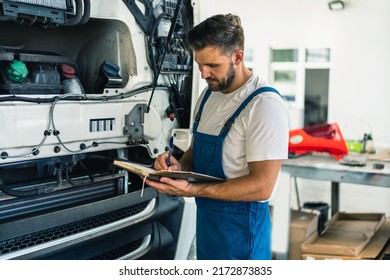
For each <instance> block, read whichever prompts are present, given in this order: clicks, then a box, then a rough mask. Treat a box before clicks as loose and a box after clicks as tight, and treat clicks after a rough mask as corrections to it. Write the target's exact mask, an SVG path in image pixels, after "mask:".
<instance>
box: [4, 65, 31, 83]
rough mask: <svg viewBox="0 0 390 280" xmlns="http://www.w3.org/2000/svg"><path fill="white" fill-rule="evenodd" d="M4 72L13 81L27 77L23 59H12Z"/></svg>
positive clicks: (19, 80)
mask: <svg viewBox="0 0 390 280" xmlns="http://www.w3.org/2000/svg"><path fill="white" fill-rule="evenodd" d="M6 73H7V76H8V77H9V78H10V79H11V80H13V81H15V82H22V81H23V80H24V79H25V78H26V77H27V75H28V70H27V67H26V64H25V63H24V62H23V61H20V60H14V61H12V62H11V63H10V64H9V67H8V69H7V70H6Z"/></svg>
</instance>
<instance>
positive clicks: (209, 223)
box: [192, 87, 279, 260]
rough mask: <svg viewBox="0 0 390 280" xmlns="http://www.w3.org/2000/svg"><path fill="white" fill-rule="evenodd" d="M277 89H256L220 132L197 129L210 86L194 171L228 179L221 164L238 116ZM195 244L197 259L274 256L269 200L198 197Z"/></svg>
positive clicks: (196, 140) (196, 139) (197, 137)
mask: <svg viewBox="0 0 390 280" xmlns="http://www.w3.org/2000/svg"><path fill="white" fill-rule="evenodd" d="M266 91H272V92H275V93H277V94H279V93H278V91H277V90H276V89H274V88H271V87H262V88H259V89H257V90H256V91H254V92H253V93H252V94H251V95H250V96H248V97H247V99H246V100H245V101H244V102H243V103H242V104H241V105H240V106H239V108H238V109H237V110H236V111H235V112H234V113H233V115H232V116H231V117H230V118H229V119H228V120H227V121H226V123H225V125H224V127H223V128H222V130H221V131H220V133H219V135H217V136H214V135H209V134H205V133H201V132H198V131H197V130H198V125H199V121H200V118H201V115H202V111H203V108H204V105H205V103H206V101H207V99H208V98H209V96H210V94H211V90H210V89H208V90H207V92H206V93H205V96H204V98H203V100H202V102H201V104H200V107H199V110H198V112H197V115H196V117H195V121H194V126H193V136H194V143H193V151H192V152H193V166H194V172H198V173H203V174H207V175H211V176H215V177H219V178H223V179H226V177H225V174H224V171H223V167H222V147H223V142H224V139H225V137H226V135H227V134H228V132H229V130H230V127H231V125H232V124H233V122H234V120H235V118H236V117H237V116H238V115H239V114H240V112H241V111H242V110H243V109H244V108H245V106H246V105H247V104H248V103H249V102H250V101H251V100H252V99H253V97H255V96H256V95H258V94H261V93H263V92H266ZM196 205H197V221H196V244H197V259H198V260H223V259H225V260H227V259H240V260H245V259H271V220H270V214H269V205H268V202H227V201H221V200H215V199H209V198H199V197H197V198H196Z"/></svg>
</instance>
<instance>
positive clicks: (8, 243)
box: [0, 201, 149, 256]
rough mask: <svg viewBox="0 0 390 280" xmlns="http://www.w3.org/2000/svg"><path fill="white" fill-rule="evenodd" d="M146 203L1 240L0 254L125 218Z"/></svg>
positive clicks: (140, 209) (146, 203) (142, 208)
mask: <svg viewBox="0 0 390 280" xmlns="http://www.w3.org/2000/svg"><path fill="white" fill-rule="evenodd" d="M148 203H149V201H145V202H142V203H139V204H136V205H132V206H129V207H126V208H122V209H118V210H115V211H112V212H109V213H105V214H102V215H98V216H95V217H91V218H88V219H85V220H81V221H77V222H73V223H69V224H65V225H62V226H59V227H55V228H51V229H48V230H43V231H39V232H35V233H32V234H28V235H24V236H20V237H17V238H13V239H8V240H4V241H1V242H0V256H1V255H5V254H8V253H11V252H15V251H18V250H22V249H25V248H30V247H33V246H35V245H39V244H43V243H46V242H49V241H53V240H57V239H60V238H63V237H66V236H70V235H73V234H76V233H79V232H83V231H86V230H90V229H94V228H97V227H100V226H103V225H107V224H110V223H113V222H116V221H119V220H122V219H125V218H126V217H129V216H133V215H135V214H137V213H140V212H142V211H143V210H144V209H145V208H146V207H147V205H148Z"/></svg>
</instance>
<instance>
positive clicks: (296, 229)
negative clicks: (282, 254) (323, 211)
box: [288, 210, 318, 260]
mask: <svg viewBox="0 0 390 280" xmlns="http://www.w3.org/2000/svg"><path fill="white" fill-rule="evenodd" d="M290 221H291V223H290V240H289V253H288V259H290V260H301V259H302V252H301V243H302V242H303V241H305V240H306V239H308V238H309V237H310V236H311V235H313V234H314V233H316V232H317V229H318V215H317V214H313V213H309V212H305V211H298V210H291V220H290Z"/></svg>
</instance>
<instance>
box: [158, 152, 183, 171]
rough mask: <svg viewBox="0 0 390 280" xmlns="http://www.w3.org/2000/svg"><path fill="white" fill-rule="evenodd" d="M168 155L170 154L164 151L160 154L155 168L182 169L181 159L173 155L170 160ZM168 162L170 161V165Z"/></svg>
mask: <svg viewBox="0 0 390 280" xmlns="http://www.w3.org/2000/svg"><path fill="white" fill-rule="evenodd" d="M168 156H169V154H168V153H163V154H161V155H159V156H158V157H157V158H156V160H155V161H154V169H156V170H172V171H180V170H181V165H180V163H179V161H178V160H177V159H176V158H175V157H173V156H170V160H169V161H168ZM168 162H170V165H169V166H168Z"/></svg>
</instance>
